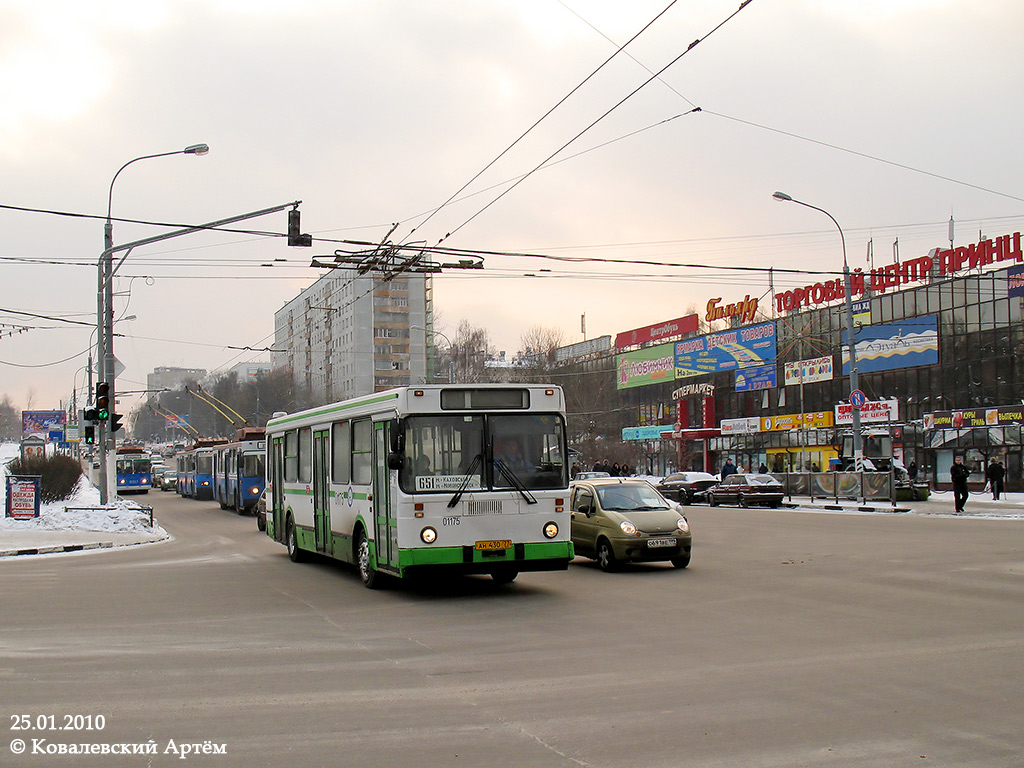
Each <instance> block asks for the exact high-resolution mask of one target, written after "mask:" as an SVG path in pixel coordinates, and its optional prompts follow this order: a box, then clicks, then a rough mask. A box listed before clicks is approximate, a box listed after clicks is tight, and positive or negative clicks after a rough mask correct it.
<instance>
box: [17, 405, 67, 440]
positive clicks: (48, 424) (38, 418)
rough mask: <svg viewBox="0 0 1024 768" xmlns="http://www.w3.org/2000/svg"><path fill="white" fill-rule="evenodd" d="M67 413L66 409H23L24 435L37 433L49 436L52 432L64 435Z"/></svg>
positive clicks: (40, 435) (22, 423)
mask: <svg viewBox="0 0 1024 768" xmlns="http://www.w3.org/2000/svg"><path fill="white" fill-rule="evenodd" d="M66 421H67V414H66V413H65V412H64V411H22V412H21V434H22V436H25V437H27V436H30V435H35V436H38V437H45V438H49V437H50V435H51V434H59V435H60V436H61V437H63V435H64V424H65V422H66Z"/></svg>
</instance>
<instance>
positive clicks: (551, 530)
mask: <svg viewBox="0 0 1024 768" xmlns="http://www.w3.org/2000/svg"><path fill="white" fill-rule="evenodd" d="M544 535H545V536H546V537H547V538H549V539H553V538H555V536H557V535H558V525H557V523H545V524H544Z"/></svg>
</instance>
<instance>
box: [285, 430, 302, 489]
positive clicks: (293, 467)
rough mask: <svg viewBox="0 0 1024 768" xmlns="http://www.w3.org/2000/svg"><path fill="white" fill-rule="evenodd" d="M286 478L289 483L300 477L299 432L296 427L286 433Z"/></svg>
mask: <svg viewBox="0 0 1024 768" xmlns="http://www.w3.org/2000/svg"><path fill="white" fill-rule="evenodd" d="M284 479H285V481H286V482H289V483H294V482H295V481H296V480H298V479H299V433H298V432H296V431H295V430H294V429H289V430H288V431H287V432H285V433H284Z"/></svg>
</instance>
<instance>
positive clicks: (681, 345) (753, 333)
mask: <svg viewBox="0 0 1024 768" xmlns="http://www.w3.org/2000/svg"><path fill="white" fill-rule="evenodd" d="M675 346H676V355H675V357H676V378H677V379H684V378H687V377H689V376H703V375H704V374H706V373H718V372H719V371H737V370H741V369H743V368H754V367H756V366H760V365H766V364H767V363H774V362H775V359H776V357H777V355H778V351H777V346H776V335H775V323H774V321H773V322H768V323H758V324H757V325H747V326H743V327H742V328H733V329H731V330H728V331H720V332H718V333H709V334H708V335H706V336H698V337H697V338H694V339H686V340H685V341H677V342H676V345H675Z"/></svg>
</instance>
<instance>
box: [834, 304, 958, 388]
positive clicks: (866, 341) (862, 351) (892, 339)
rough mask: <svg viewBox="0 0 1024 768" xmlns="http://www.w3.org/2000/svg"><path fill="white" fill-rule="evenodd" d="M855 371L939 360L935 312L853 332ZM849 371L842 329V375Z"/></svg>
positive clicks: (847, 373) (847, 352)
mask: <svg viewBox="0 0 1024 768" xmlns="http://www.w3.org/2000/svg"><path fill="white" fill-rule="evenodd" d="M854 338H855V339H856V344H857V372H858V373H861V374H864V373H874V372H877V371H893V370H898V369H900V368H913V367H916V366H919V365H935V364H936V363H938V362H939V322H938V315H922V316H921V317H910V318H907V319H906V320H896V321H894V322H891V323H879V324H877V325H865V326H862V327H861V328H858V329H857V330H856V331H855V332H854ZM849 373H850V350H849V346H848V345H847V343H846V332H845V331H844V332H843V375H844V376H847V375H849Z"/></svg>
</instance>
